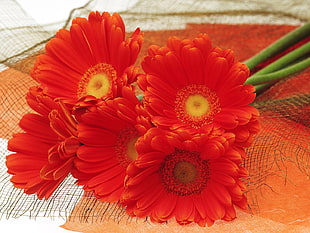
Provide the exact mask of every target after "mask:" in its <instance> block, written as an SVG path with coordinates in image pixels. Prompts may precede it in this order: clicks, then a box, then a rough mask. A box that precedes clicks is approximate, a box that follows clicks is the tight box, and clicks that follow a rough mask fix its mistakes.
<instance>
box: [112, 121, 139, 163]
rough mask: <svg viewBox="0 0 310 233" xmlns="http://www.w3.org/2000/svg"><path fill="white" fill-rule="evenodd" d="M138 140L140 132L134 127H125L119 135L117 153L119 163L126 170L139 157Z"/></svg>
mask: <svg viewBox="0 0 310 233" xmlns="http://www.w3.org/2000/svg"><path fill="white" fill-rule="evenodd" d="M138 138H139V132H138V131H137V130H136V129H135V128H133V127H125V128H124V129H123V130H121V131H120V132H119V134H118V137H117V141H116V144H115V152H116V156H117V159H118V161H119V163H120V164H121V165H122V166H123V167H125V168H127V166H128V165H129V164H130V163H131V162H132V161H134V160H136V158H137V157H138V153H137V151H136V147H135V144H136V141H137V140H138Z"/></svg>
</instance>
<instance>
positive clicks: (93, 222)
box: [0, 1, 310, 232]
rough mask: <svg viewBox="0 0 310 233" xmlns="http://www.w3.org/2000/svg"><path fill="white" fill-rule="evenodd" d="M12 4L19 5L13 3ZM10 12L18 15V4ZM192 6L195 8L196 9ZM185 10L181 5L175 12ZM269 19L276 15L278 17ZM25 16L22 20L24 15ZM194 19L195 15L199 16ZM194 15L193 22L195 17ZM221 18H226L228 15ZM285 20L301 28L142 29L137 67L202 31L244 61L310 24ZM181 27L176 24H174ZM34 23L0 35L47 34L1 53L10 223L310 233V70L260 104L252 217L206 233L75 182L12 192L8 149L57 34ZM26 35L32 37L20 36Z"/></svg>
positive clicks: (2, 188) (4, 192)
mask: <svg viewBox="0 0 310 233" xmlns="http://www.w3.org/2000/svg"><path fill="white" fill-rule="evenodd" d="M5 2H11V4H12V1H5ZM142 2H143V1H142ZM142 2H139V3H138V4H137V7H136V8H134V7H133V8H132V10H131V11H128V12H124V15H125V17H124V20H125V23H127V20H128V21H129V27H131V26H133V27H135V25H134V23H135V22H137V21H136V19H135V17H133V19H132V20H131V21H130V17H129V16H130V15H131V16H134V15H137V13H136V12H138V13H139V11H141V9H144V8H146V6H144V5H143V4H145V3H142ZM219 2H220V1H219ZM228 2H229V1H228ZM92 4H93V2H90V5H87V6H86V7H85V8H83V9H81V10H79V11H74V12H73V14H72V17H73V16H75V15H77V14H81V15H83V14H85V12H88V11H89V10H90V9H92V7H95V6H96V4H93V5H92ZM11 7H12V8H13V7H16V9H19V8H18V6H17V5H14V4H12V6H11ZM143 7H144V8H143ZM192 7H193V9H194V7H195V4H194V5H192ZM181 8H182V6H180V8H174V9H175V10H177V9H179V10H180V9H181ZM139 9H140V10H139ZM147 9H149V8H147ZM94 10H96V9H94ZM99 10H100V9H99ZM239 10H240V9H239ZM206 11H207V10H206ZM284 12H286V11H284ZM140 13H141V12H140ZM267 13H268V15H269V14H270V15H271V16H273V17H274V15H272V13H271V12H267ZM20 14H21V15H22V12H20ZM144 14H145V15H147V14H149V18H151V16H150V15H151V14H152V15H153V17H162V15H163V17H165V15H164V13H162V14H156V12H155V13H154V12H152V11H151V10H145V12H144ZM166 14H168V13H167V12H166ZM227 14H228V15H229V13H227ZM294 14H296V16H294ZM176 15H178V14H176ZM249 15H250V14H249ZM292 15H293V16H292ZM298 15H299V16H300V17H299V18H298ZM191 16H192V17H194V15H191ZM239 16H240V14H239ZM25 17H26V16H25ZM187 17H188V18H189V19H190V18H191V17H189V15H187ZM195 17H197V16H195ZM222 17H224V18H227V17H225V14H223V15H222ZM285 17H288V18H289V17H291V18H292V19H293V20H296V21H298V20H299V21H298V22H296V25H265V24H264V25H262V24H253V21H252V22H251V23H252V24H223V22H221V24H215V23H214V22H213V23H212V24H211V23H201V24H198V23H187V24H186V28H183V29H177V30H168V29H164V30H153V31H148V30H144V29H143V28H142V30H144V31H145V43H144V45H143V48H142V51H141V53H140V57H139V59H138V64H139V63H140V61H141V59H142V57H143V56H144V55H145V54H146V50H147V47H148V46H149V45H151V44H157V45H162V46H164V45H165V43H166V40H167V38H168V37H169V36H178V37H180V38H193V37H194V36H196V35H197V34H198V33H200V32H206V33H208V34H209V36H210V38H211V40H212V42H213V44H214V45H215V46H219V47H222V48H231V49H232V50H234V51H235V55H236V57H237V59H238V60H240V61H243V60H246V59H247V58H249V57H250V56H252V55H254V54H255V53H256V52H258V51H260V50H261V49H263V48H265V47H266V46H267V45H269V44H270V43H272V42H273V41H275V40H276V39H278V38H279V37H281V36H283V35H284V34H286V33H287V32H289V31H291V30H293V29H294V28H295V27H297V26H298V25H299V24H302V23H303V21H304V20H307V19H306V18H305V17H306V16H305V15H303V14H300V13H296V12H295V13H292V12H290V13H287V12H286V14H284V16H283V17H282V18H284V19H285ZM141 18H142V17H141ZM126 19H127V20H126ZM158 20H159V19H158ZM176 21H177V20H176ZM176 21H174V19H173V18H172V19H171V21H170V22H172V23H175V22H176ZM193 21H195V20H193ZM20 22H21V21H20ZM29 22H30V21H29ZM187 22H191V20H188V21H187ZM202 22H208V21H202ZM284 22H285V20H284ZM1 23H2V22H1ZM285 23H287V22H285ZM3 25H5V24H3ZM7 25H9V24H7ZM29 25H30V26H29ZM29 25H28V26H29V27H25V28H23V27H21V28H19V29H17V28H13V27H10V26H9V27H7V28H6V29H5V28H4V27H3V28H4V29H2V30H9V29H10V32H11V33H13V34H12V35H9V34H7V35H6V34H3V35H2V36H1V37H3V38H6V37H7V38H8V37H10V36H11V37H12V36H15V37H17V38H23V33H29V30H30V31H32V32H36V33H39V31H40V30H39V29H42V30H41V31H40V32H42V31H44V33H43V34H40V35H33V38H32V39H30V41H31V42H30V43H29V45H27V44H24V45H22V46H19V47H18V46H17V47H18V48H17V47H16V51H12V50H13V49H9V48H10V46H9V45H8V46H6V47H7V50H4V48H5V47H3V46H2V47H1V60H2V64H4V65H6V66H8V67H9V68H7V69H5V70H3V71H2V72H1V73H0V91H1V95H0V108H1V110H0V126H1V128H0V137H1V138H2V139H3V140H2V141H1V142H3V146H1V150H0V152H1V157H0V161H1V164H2V165H1V179H0V181H1V183H0V197H1V198H0V201H1V202H0V206H1V209H0V216H2V217H8V218H9V217H18V216H22V215H29V216H31V217H37V216H50V217H52V216H66V217H68V218H67V223H66V224H65V225H64V227H65V228H67V229H71V230H77V231H82V232H115V231H117V232H132V231H133V229H135V232H158V231H160V232H187V231H191V232H223V231H228V230H229V231H234V232H242V231H243V232H246V231H251V232H285V231H287V232H292V231H295V232H309V231H310V212H309V209H310V179H309V178H310V161H309V160H310V147H309V145H310V70H309V69H306V70H304V71H303V72H301V73H299V74H296V75H294V76H291V77H288V78H286V79H285V80H283V81H281V82H279V83H277V84H276V85H274V86H272V87H271V88H270V89H269V90H267V91H265V92H264V93H263V94H261V95H259V96H258V97H257V99H256V101H255V103H254V105H255V107H257V108H258V109H259V110H260V113H261V116H260V118H259V120H260V123H261V125H262V129H261V131H260V133H259V134H258V135H256V136H255V140H254V143H253V145H252V146H251V147H250V148H248V149H247V154H248V158H247V160H246V161H245V163H244V166H245V167H246V168H247V169H248V170H249V172H250V175H249V176H248V177H247V178H246V179H245V180H244V182H245V183H246V185H247V188H248V191H247V197H248V201H249V209H248V211H247V212H242V211H238V213H237V219H236V220H235V221H233V222H230V223H226V222H225V223H224V222H221V221H220V222H217V223H216V224H215V225H214V226H212V227H211V228H200V227H198V226H196V225H195V224H192V225H189V226H185V227H183V226H178V225H177V224H175V223H174V221H173V220H171V221H170V222H168V223H167V224H162V225H159V224H153V223H150V222H149V221H148V220H147V219H135V218H130V217H128V216H127V215H126V214H125V212H124V210H122V209H120V208H119V207H117V206H115V205H113V204H108V203H103V202H99V201H98V200H96V198H95V197H93V196H92V194H91V193H84V192H83V191H82V190H81V188H79V187H77V186H75V185H74V179H72V178H71V177H69V178H68V179H66V180H65V182H64V183H63V184H62V186H61V187H60V188H59V190H58V191H57V192H56V193H55V194H54V195H53V196H52V197H51V199H50V200H48V201H40V200H37V199H36V197H35V196H32V195H30V196H27V195H25V194H23V192H22V190H17V189H15V188H13V187H12V185H11V183H10V182H9V178H10V176H9V175H7V174H6V168H5V165H4V161H5V155H6V154H7V153H8V152H7V151H6V150H5V147H6V145H5V143H6V140H7V139H10V137H11V135H12V134H13V133H16V132H20V129H19V127H18V122H19V120H20V118H21V117H22V116H23V115H24V114H25V113H28V112H30V111H31V110H30V109H29V107H28V106H27V105H26V101H25V93H26V92H27V91H28V88H29V87H30V86H33V85H35V81H33V80H32V79H31V77H30V76H29V75H28V74H29V70H30V68H31V67H32V65H33V62H34V60H35V57H36V55H37V54H39V53H41V52H42V48H43V45H44V43H45V41H46V40H48V39H49V38H50V37H51V36H53V31H48V30H45V29H43V28H41V27H40V26H39V25H36V24H35V22H31V23H29ZM137 25H138V24H137ZM137 25H136V26H137ZM1 26H2V25H1ZM138 26H139V25H138ZM19 30H25V31H23V33H20V31H19ZM0 32H1V31H0ZM14 33H15V34H14ZM0 35H1V34H0ZM25 43H26V42H25ZM34 45H35V46H34Z"/></svg>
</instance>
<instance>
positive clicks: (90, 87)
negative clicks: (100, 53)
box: [77, 63, 117, 98]
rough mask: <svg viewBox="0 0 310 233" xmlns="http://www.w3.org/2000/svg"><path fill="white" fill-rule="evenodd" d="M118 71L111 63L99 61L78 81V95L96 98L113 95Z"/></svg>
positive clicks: (79, 96)
mask: <svg viewBox="0 0 310 233" xmlns="http://www.w3.org/2000/svg"><path fill="white" fill-rule="evenodd" d="M116 77H117V76H116V71H115V69H114V68H113V67H112V66H111V65H110V64H105V63H99V64H97V65H95V66H92V67H91V68H89V69H88V70H87V71H86V72H85V73H84V75H83V76H82V78H81V79H80V81H79V83H78V90H77V95H78V98H81V97H82V96H85V95H92V96H95V97H96V98H103V97H112V96H113V85H114V81H115V79H116Z"/></svg>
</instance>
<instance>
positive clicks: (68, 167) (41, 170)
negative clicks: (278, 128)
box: [6, 87, 80, 199]
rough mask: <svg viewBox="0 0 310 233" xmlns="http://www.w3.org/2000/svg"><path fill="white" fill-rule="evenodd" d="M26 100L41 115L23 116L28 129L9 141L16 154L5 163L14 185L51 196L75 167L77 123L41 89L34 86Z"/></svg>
mask: <svg viewBox="0 0 310 233" xmlns="http://www.w3.org/2000/svg"><path fill="white" fill-rule="evenodd" d="M27 101H28V103H29V105H30V106H31V107H32V108H33V109H34V110H36V111H37V112H38V113H39V114H34V113H29V114H26V115H24V117H23V118H22V119H21V121H20V123H19V125H20V127H21V128H22V129H23V130H24V131H25V132H24V133H18V134H15V135H13V138H12V139H10V140H9V144H8V149H9V150H10V151H13V152H15V153H13V154H10V155H8V156H7V158H6V165H7V168H8V173H10V174H12V175H13V177H12V178H11V181H12V183H13V184H14V186H15V187H17V188H22V189H24V191H25V193H27V194H32V193H37V195H38V197H39V199H42V198H45V199H48V198H49V197H50V196H51V195H52V194H53V192H54V191H55V190H56V188H57V187H58V186H59V185H60V184H61V182H62V181H63V180H64V179H65V178H66V177H67V175H68V174H69V173H70V172H71V171H72V170H73V169H74V168H73V161H74V159H75V157H76V150H77V148H78V147H79V146H80V143H79V141H78V140H77V132H76V122H75V120H74V119H73V118H72V116H71V115H70V113H69V112H68V110H67V109H66V108H65V107H64V105H63V104H62V103H61V102H55V101H54V100H52V99H51V98H50V97H48V96H46V95H44V94H43V93H42V90H41V89H40V88H37V87H32V88H31V89H30V92H29V93H28V95H27Z"/></svg>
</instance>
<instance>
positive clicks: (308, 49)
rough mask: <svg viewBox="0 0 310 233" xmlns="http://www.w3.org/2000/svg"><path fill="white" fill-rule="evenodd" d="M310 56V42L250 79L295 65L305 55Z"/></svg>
mask: <svg viewBox="0 0 310 233" xmlns="http://www.w3.org/2000/svg"><path fill="white" fill-rule="evenodd" d="M308 53H309V54H310V42H308V43H306V44H304V45H303V46H300V47H299V48H297V49H295V50H293V51H292V52H290V53H288V54H286V55H284V56H282V57H281V58H279V59H278V60H276V61H274V62H273V63H271V64H270V65H268V66H266V67H265V68H263V69H261V70H259V71H258V72H256V73H255V74H253V75H252V76H251V77H250V79H252V78H254V77H255V76H258V75H262V74H268V73H271V72H274V71H277V70H280V69H282V68H283V67H286V66H287V65H288V64H291V63H293V62H294V61H296V60H297V59H299V58H301V57H303V56H304V55H307V54H308Z"/></svg>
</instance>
